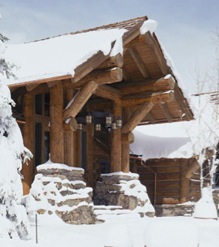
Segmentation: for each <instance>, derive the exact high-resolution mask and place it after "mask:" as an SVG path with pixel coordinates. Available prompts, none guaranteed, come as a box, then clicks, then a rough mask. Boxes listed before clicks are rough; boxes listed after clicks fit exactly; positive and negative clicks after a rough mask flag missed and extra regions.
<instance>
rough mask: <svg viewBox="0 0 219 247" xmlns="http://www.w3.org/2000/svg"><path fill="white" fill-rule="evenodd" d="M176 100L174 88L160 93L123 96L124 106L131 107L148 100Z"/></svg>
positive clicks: (154, 101)
mask: <svg viewBox="0 0 219 247" xmlns="http://www.w3.org/2000/svg"><path fill="white" fill-rule="evenodd" d="M173 100H174V92H173V91H172V90H170V91H166V92H159V93H151V94H146V95H143V94H142V95H139V96H138V98H136V96H135V97H134V96H130V97H126V96H125V97H122V106H123V107H129V106H133V105H139V104H142V103H146V102H151V103H153V104H158V103H167V102H172V101H173Z"/></svg>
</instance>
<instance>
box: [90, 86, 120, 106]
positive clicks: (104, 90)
mask: <svg viewBox="0 0 219 247" xmlns="http://www.w3.org/2000/svg"><path fill="white" fill-rule="evenodd" d="M94 94H95V95H96V96H98V97H101V98H105V99H109V100H112V101H117V102H120V100H121V96H122V95H121V93H120V91H119V90H118V89H115V88H112V87H110V86H106V85H102V86H99V87H98V88H97V89H96V91H95V92H94Z"/></svg>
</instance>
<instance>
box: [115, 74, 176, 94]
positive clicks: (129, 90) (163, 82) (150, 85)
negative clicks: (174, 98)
mask: <svg viewBox="0 0 219 247" xmlns="http://www.w3.org/2000/svg"><path fill="white" fill-rule="evenodd" d="M175 84H176V82H175V79H174V78H173V77H172V76H171V75H167V76H165V77H162V78H160V79H158V80H155V81H154V80H146V81H145V82H140V83H139V84H137V85H136V83H135V84H134V85H132V86H126V87H124V88H120V92H121V93H122V94H123V95H128V94H139V93H146V92H151V93H152V92H164V91H168V90H173V89H174V87H175Z"/></svg>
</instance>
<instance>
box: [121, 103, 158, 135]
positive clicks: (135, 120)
mask: <svg viewBox="0 0 219 247" xmlns="http://www.w3.org/2000/svg"><path fill="white" fill-rule="evenodd" d="M153 106H154V103H153V102H149V103H148V102H145V103H144V104H142V105H140V106H139V107H138V109H137V110H136V111H135V112H134V114H133V115H132V116H131V117H130V118H129V120H128V121H127V122H126V123H125V125H124V126H123V128H122V133H123V134H124V133H129V132H131V131H133V129H134V128H135V127H136V126H137V125H138V124H139V123H140V122H141V121H142V119H143V118H145V116H146V115H147V114H148V112H150V110H151V109H152V108H153Z"/></svg>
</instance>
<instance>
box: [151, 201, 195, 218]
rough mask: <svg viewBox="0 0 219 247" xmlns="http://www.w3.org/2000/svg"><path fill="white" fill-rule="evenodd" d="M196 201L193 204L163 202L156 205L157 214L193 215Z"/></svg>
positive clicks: (159, 215)
mask: <svg viewBox="0 0 219 247" xmlns="http://www.w3.org/2000/svg"><path fill="white" fill-rule="evenodd" d="M194 208H195V203H191V204H162V205H156V206H155V211H156V216H158V217H162V216H192V215H193V212H194Z"/></svg>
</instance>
